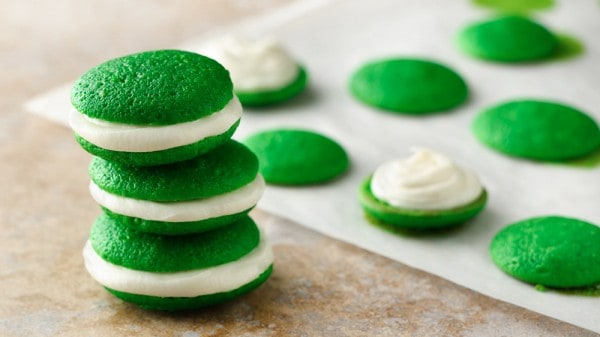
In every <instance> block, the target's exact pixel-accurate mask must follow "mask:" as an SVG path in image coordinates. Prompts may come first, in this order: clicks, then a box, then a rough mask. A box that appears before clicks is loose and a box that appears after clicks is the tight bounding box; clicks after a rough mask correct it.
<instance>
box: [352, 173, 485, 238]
mask: <svg viewBox="0 0 600 337" xmlns="http://www.w3.org/2000/svg"><path fill="white" fill-rule="evenodd" d="M358 200H359V203H360V205H361V206H362V208H363V210H364V212H365V214H366V215H367V217H368V218H369V219H370V220H372V221H375V222H377V223H382V224H386V225H390V226H394V227H398V228H403V229H412V230H428V229H440V228H447V227H451V226H455V225H458V224H461V223H464V222H465V221H467V220H469V219H471V218H473V217H475V216H476V215H477V214H479V213H480V212H481V211H482V210H483V209H484V208H485V205H486V202H487V192H486V191H485V190H482V192H481V194H480V195H479V197H478V198H477V199H475V200H473V201H472V202H470V203H468V204H466V205H463V206H459V207H453V208H450V209H436V210H430V209H423V210H421V209H406V208H400V207H395V206H392V205H390V204H388V203H386V202H385V201H382V200H379V199H378V198H377V197H375V196H374V195H373V192H372V191H371V176H369V177H368V178H367V179H365V180H364V181H363V182H362V184H361V185H360V189H359V193H358Z"/></svg>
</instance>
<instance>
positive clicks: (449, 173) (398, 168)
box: [371, 148, 483, 210]
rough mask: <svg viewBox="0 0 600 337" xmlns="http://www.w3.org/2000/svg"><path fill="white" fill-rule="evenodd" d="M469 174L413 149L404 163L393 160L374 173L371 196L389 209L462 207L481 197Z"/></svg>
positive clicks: (428, 152)
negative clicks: (385, 204) (384, 203)
mask: <svg viewBox="0 0 600 337" xmlns="http://www.w3.org/2000/svg"><path fill="white" fill-rule="evenodd" d="M482 190H483V187H482V186H481V183H480V182H479V179H478V178H477V176H476V175H475V173H473V172H472V171H471V170H468V169H465V168H462V167H459V166H456V165H455V164H454V163H452V162H451V161H450V160H449V159H448V158H446V157H445V156H443V155H441V154H439V153H437V152H434V151H432V150H429V149H422V148H421V149H415V150H413V155H412V156H411V157H409V158H407V159H399V160H393V161H390V162H387V163H384V164H382V165H381V166H379V167H378V168H377V170H375V173H374V174H373V177H372V179H371V192H372V193H373V195H374V196H375V197H376V198H377V199H379V200H381V201H384V202H386V203H388V204H390V205H391V206H394V207H398V208H405V209H418V210H436V209H450V208H454V207H459V206H464V205H466V204H468V203H470V202H472V201H474V200H475V199H477V198H478V197H479V196H480V195H481V193H482Z"/></svg>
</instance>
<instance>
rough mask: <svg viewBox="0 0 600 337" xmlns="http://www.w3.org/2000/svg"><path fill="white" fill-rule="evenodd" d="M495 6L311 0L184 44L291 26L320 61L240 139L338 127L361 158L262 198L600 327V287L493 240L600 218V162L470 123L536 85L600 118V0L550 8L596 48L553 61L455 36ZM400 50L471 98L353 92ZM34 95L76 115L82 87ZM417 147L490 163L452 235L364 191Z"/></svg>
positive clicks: (544, 18)
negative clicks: (460, 46)
mask: <svg viewBox="0 0 600 337" xmlns="http://www.w3.org/2000/svg"><path fill="white" fill-rule="evenodd" d="M491 14H492V13H491V12H490V11H488V10H485V9H481V8H477V7H475V6H474V5H473V4H472V3H471V2H470V1H467V0H464V1H459V0H454V1H449V0H437V1H436V0H419V1H410V0H371V1H362V0H339V1H301V2H298V3H296V4H293V5H292V6H290V7H287V8H285V9H283V10H281V11H279V12H275V13H271V14H269V15H267V16H263V17H258V18H255V19H253V20H250V21H248V22H244V23H241V24H237V25H235V26H233V27H227V28H224V29H220V30H219V31H217V32H213V33H211V34H210V37H202V38H199V39H198V40H196V41H189V42H187V43H184V44H183V46H184V48H186V49H190V50H195V51H200V50H201V48H202V44H203V43H204V42H205V41H206V39H208V38H214V37H215V35H217V34H225V33H231V32H233V33H241V34H245V35H250V36H257V37H261V36H269V37H274V38H276V39H278V40H279V41H280V42H281V43H282V44H283V45H284V46H285V47H286V48H287V49H288V50H289V51H290V52H291V53H292V54H293V55H295V56H296V57H297V59H298V60H299V62H300V63H302V64H303V65H304V66H305V67H306V68H307V70H308V72H309V76H310V88H309V89H308V90H307V92H305V93H304V94H302V96H300V97H298V99H295V100H294V101H292V102H290V103H288V104H283V105H280V106H276V107H270V108H267V109H246V111H245V114H244V117H243V122H242V124H241V126H240V128H239V130H238V132H237V133H236V136H235V138H237V139H243V138H244V137H245V136H247V135H249V134H250V133H252V132H255V131H258V130H262V129H265V128H271V127H297V128H308V129H312V130H316V131H319V132H322V133H324V134H326V135H329V136H330V137H332V138H334V139H336V140H337V141H338V142H339V143H341V144H342V145H343V146H344V147H345V148H346V149H347V151H348V153H349V155H350V157H351V160H352V168H351V170H350V172H348V174H346V175H345V176H344V177H342V178H341V179H338V180H335V181H333V182H331V183H329V184H325V185H321V186H309V187H276V186H270V187H268V188H267V191H266V193H265V195H264V197H263V199H262V200H261V202H260V204H259V207H260V208H262V209H264V210H267V211H269V212H271V213H274V214H277V215H280V216H284V217H287V218H290V219H292V220H294V221H296V222H298V223H300V224H302V225H304V226H307V227H310V228H312V229H314V230H316V231H319V232H321V233H324V234H326V235H329V236H331V237H334V238H337V239H340V240H343V241H347V242H349V243H352V244H355V245H357V246H359V247H362V248H364V249H366V250H369V251H372V252H375V253H378V254H381V255H384V256H387V257H389V258H391V259H394V260H397V261H400V262H402V263H405V264H407V265H410V266H413V267H415V268H418V269H422V270H425V271H427V272H430V273H433V274H436V275H439V276H441V277H444V278H446V279H448V280H450V281H453V282H455V283H458V284H460V285H463V286H465V287H468V288H471V289H473V290H476V291H478V292H480V293H483V294H486V295H488V296H491V297H495V298H498V299H501V300H504V301H507V302H510V303H514V304H516V305H519V306H522V307H525V308H528V309H530V310H534V311H537V312H540V313H542V314H545V315H548V316H551V317H554V318H557V319H560V320H563V321H566V322H569V323H572V324H575V325H578V326H581V327H584V328H587V329H590V330H593V331H595V332H600V319H598V318H599V317H600V299H599V298H593V297H581V296H567V295H561V294H557V293H553V292H539V291H537V290H535V289H534V288H533V287H532V286H530V285H527V284H523V283H521V282H519V281H516V280H514V279H512V278H511V277H509V276H507V275H505V274H504V273H502V272H501V271H500V270H499V269H498V268H496V267H495V266H494V264H493V263H492V261H491V259H490V257H489V253H488V246H489V242H490V240H491V238H492V237H493V236H494V234H495V233H497V232H498V231H499V230H500V229H501V228H502V227H504V226H505V225H507V224H510V223H513V222H515V221H519V220H522V219H525V218H528V217H533V216H540V215H550V214H556V215H563V216H570V217H577V218H581V219H584V220H587V221H590V222H593V223H597V224H598V223H600V169H598V168H580V167H575V166H566V165H553V164H544V163H535V162H530V161H526V160H519V159H515V158H509V157H506V156H503V155H501V154H498V153H496V152H493V151H491V150H489V149H488V148H486V147H484V146H483V145H481V144H480V143H479V142H478V141H477V140H476V139H475V138H474V137H473V136H472V134H471V132H470V124H471V122H472V120H473V118H474V116H475V115H476V114H477V112H478V111H480V110H481V109H482V108H484V107H487V106H489V105H492V104H497V103H499V102H501V101H504V100H509V99H514V98H522V97H529V98H541V99H551V100H558V101H562V102H564V103H567V104H571V105H574V106H576V107H578V108H580V109H581V110H583V111H585V112H587V113H589V114H590V115H592V116H594V118H596V120H599V121H600V94H599V93H600V63H599V61H598V60H600V39H599V38H598V34H600V4H599V3H598V2H597V1H583V0H574V1H567V0H563V1H557V5H556V6H555V7H554V8H553V9H551V10H548V11H543V12H538V13H536V18H537V19H538V20H539V21H541V22H543V23H545V24H547V25H548V26H549V27H552V28H553V29H554V30H555V31H557V32H559V33H566V34H568V35H571V36H574V37H576V38H578V39H579V40H580V41H582V42H583V43H584V45H585V47H586V50H585V52H584V53H583V54H582V55H581V56H579V57H577V58H573V59H568V60H563V61H554V62H545V63H540V64H529V65H504V64H494V63H489V62H483V61H480V60H476V59H472V58H470V57H468V56H465V55H464V54H462V53H461V52H460V51H458V50H457V49H456V48H455V45H454V38H455V36H456V33H457V32H458V31H459V29H460V28H461V27H463V26H464V25H465V24H467V23H469V22H472V21H474V20H482V19H486V18H488V17H489V16H490V15H491ZM389 56H415V57H424V58H429V59H433V60H437V61H439V62H442V63H445V64H447V65H449V66H451V67H452V68H454V69H455V70H457V71H458V72H459V73H461V74H462V75H463V76H464V77H465V79H466V80H467V82H468V83H469V85H470V88H471V98H470V100H469V101H468V103H467V104H465V105H464V106H462V107H460V108H458V109H456V110H454V111H451V112H448V113H442V114H436V115H430V116H420V117H419V116H401V115H394V114H390V113H386V112H382V111H378V110H375V109H372V108H370V107H367V106H365V105H363V104H360V103H358V102H357V101H356V100H354V99H353V98H352V97H351V96H350V95H349V94H348V90H347V84H348V78H349V76H350V74H351V73H352V72H353V71H354V70H355V69H356V68H357V67H358V66H359V65H361V64H362V63H364V62H365V61H368V60H372V59H376V58H383V57H389ZM29 108H32V110H35V111H37V112H38V113H41V114H50V115H52V116H53V118H55V119H56V116H59V115H60V116H63V117H64V116H66V113H67V111H68V109H69V102H68V90H67V89H65V88H63V89H62V90H58V91H56V92H54V93H52V94H50V96H45V97H39V98H37V99H36V100H34V101H33V103H30V105H29ZM58 119H62V120H64V118H60V117H59V118H58ZM413 146H426V147H429V148H432V149H435V150H437V151H439V152H441V153H443V154H445V155H447V156H449V157H450V158H452V159H453V160H454V161H455V162H457V163H458V164H460V165H464V166H466V167H470V168H472V169H474V170H475V171H476V172H478V173H479V175H480V178H481V180H482V182H483V184H484V186H485V187H486V189H487V190H488V192H489V197H490V199H489V204H488V206H487V208H486V209H485V211H484V212H483V213H482V214H480V215H479V216H478V217H477V218H475V219H474V220H473V221H471V222H470V223H468V224H467V225H465V226H463V227H461V228H459V229H457V230H455V231H451V232H447V233H443V234H438V235H422V236H402V235H395V234H392V233H390V232H387V231H384V230H381V229H379V228H377V227H374V226H372V225H370V224H368V223H367V222H366V221H365V220H364V217H363V214H362V211H361V208H360V206H359V204H358V203H357V200H356V194H357V190H358V186H359V184H360V182H361V180H362V179H364V177H365V176H367V175H368V174H370V173H371V172H372V171H373V170H374V169H375V168H376V167H377V165H378V164H380V163H381V162H383V161H386V160H389V159H392V158H398V157H405V156H407V155H409V149H410V148H411V147H413Z"/></svg>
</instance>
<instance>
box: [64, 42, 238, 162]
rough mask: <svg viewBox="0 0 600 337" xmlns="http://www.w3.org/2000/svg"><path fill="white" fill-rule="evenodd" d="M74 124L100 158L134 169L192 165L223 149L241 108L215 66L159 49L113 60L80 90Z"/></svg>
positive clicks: (76, 89) (74, 99)
mask: <svg viewBox="0 0 600 337" xmlns="http://www.w3.org/2000/svg"><path fill="white" fill-rule="evenodd" d="M71 103H72V104H73V107H74V108H75V109H74V110H73V111H72V113H71V115H70V124H71V127H72V128H73V130H74V131H75V134H76V140H77V141H78V142H79V143H80V144H81V146H82V147H83V148H84V149H85V150H86V151H88V152H90V153H92V154H93V155H96V156H99V157H103V158H105V159H107V160H111V161H118V162H122V163H126V164H129V165H142V166H150V165H161V164H167V163H172V162H176V161H182V160H187V159H191V158H193V157H195V156H198V155H200V154H202V153H206V152H208V151H210V150H211V149H213V148H215V147H217V146H219V145H221V144H223V143H224V142H225V141H227V140H228V139H229V138H230V137H231V135H232V134H233V132H234V131H235V129H236V127H237V125H238V123H239V119H240V117H241V112H242V108H241V105H240V103H239V101H238V99H237V98H236V97H235V95H233V84H232V82H231V79H230V77H229V73H228V72H227V70H226V69H225V68H223V67H222V66H221V65H220V64H219V63H217V62H216V61H214V60H212V59H210V58H208V57H205V56H202V55H199V54H196V53H191V52H186V51H181V50H156V51H147V52H142V53H137V54H132V55H127V56H123V57H119V58H116V59H112V60H109V61H106V62H104V63H102V64H100V65H98V66H96V67H93V68H92V69H90V70H89V71H87V72H86V73H85V74H83V75H82V76H81V77H80V78H79V79H78V80H77V81H76V82H75V84H74V86H73V89H72V92H71Z"/></svg>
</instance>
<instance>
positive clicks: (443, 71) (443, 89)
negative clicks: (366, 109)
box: [350, 58, 469, 114]
mask: <svg viewBox="0 0 600 337" xmlns="http://www.w3.org/2000/svg"><path fill="white" fill-rule="evenodd" d="M350 92H351V93H352V95H353V96H354V97H356V98H357V99H358V100H360V101H361V102H363V103H366V104H368V105H371V106H374V107H376V108H380V109H384V110H388V111H392V112H398V113H406V114H426V113H432V112H439V111H444V110H449V109H452V108H455V107H457V106H459V105H460V104H462V103H463V102H465V100H466V99H467V97H468V94H469V91H468V88H467V84H466V83H465V81H464V80H463V79H462V77H461V76H460V75H458V74H457V73H456V72H455V71H453V70H452V69H450V68H448V67H446V66H444V65H442V64H439V63H436V62H432V61H428V60H422V59H409V58H391V59H384V60H377V61H373V62H370V63H367V64H365V65H363V66H362V67H360V68H359V69H358V70H357V71H356V72H355V73H354V74H353V75H352V77H351V78H350Z"/></svg>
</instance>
